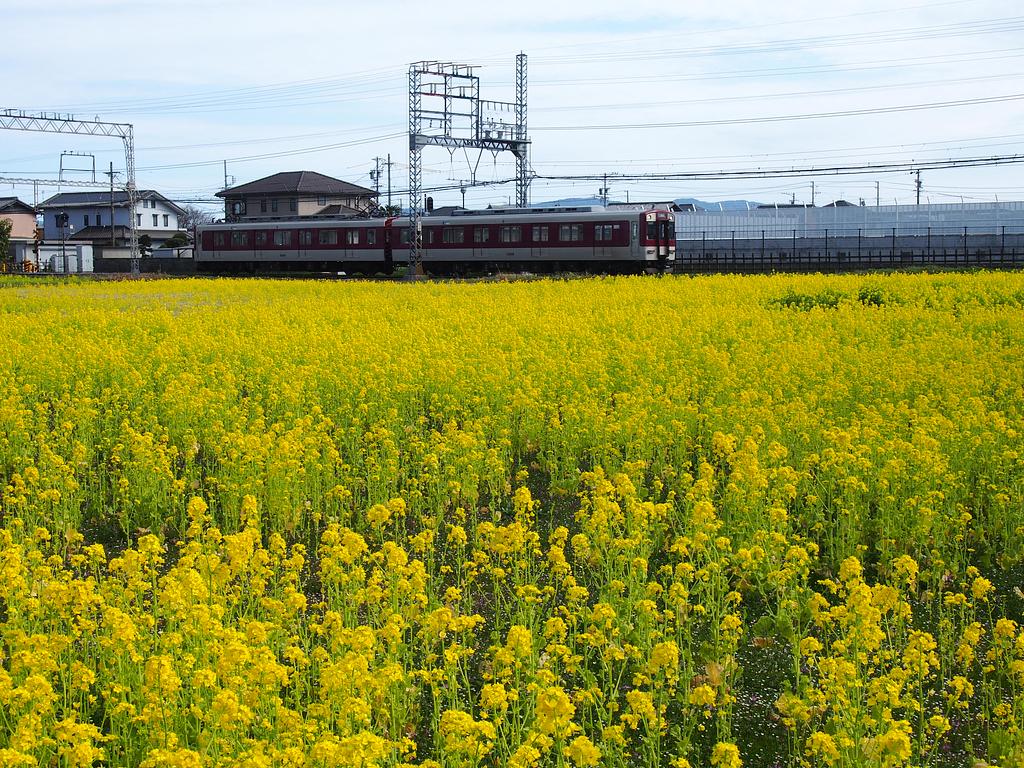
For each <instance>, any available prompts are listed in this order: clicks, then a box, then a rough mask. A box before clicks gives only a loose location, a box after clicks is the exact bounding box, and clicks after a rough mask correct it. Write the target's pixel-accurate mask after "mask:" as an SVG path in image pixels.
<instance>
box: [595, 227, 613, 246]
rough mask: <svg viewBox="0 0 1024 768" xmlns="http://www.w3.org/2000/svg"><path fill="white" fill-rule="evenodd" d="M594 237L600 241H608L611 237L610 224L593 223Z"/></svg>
mask: <svg viewBox="0 0 1024 768" xmlns="http://www.w3.org/2000/svg"><path fill="white" fill-rule="evenodd" d="M594 239H595V240H598V241H602V242H609V241H610V240H611V239H612V225H611V224H595V225H594Z"/></svg>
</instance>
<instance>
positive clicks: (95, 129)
mask: <svg viewBox="0 0 1024 768" xmlns="http://www.w3.org/2000/svg"><path fill="white" fill-rule="evenodd" d="M0 129H7V130H12V131H33V132H36V133H63V134H69V135H72V136H116V137H117V138H119V139H121V141H122V142H123V143H124V161H125V185H124V191H125V192H126V193H127V194H128V211H129V216H128V237H129V240H128V242H129V247H130V255H131V269H132V274H133V275H137V274H138V273H139V233H138V231H137V230H136V228H135V206H136V205H137V204H138V199H139V194H138V190H137V189H136V188H135V135H134V134H135V129H134V128H133V127H132V125H131V123H108V122H105V121H102V120H76V119H75V118H74V116H72V115H60V114H53V115H48V114H46V113H45V112H44V113H42V114H38V115H35V114H30V113H28V112H23V111H21V110H17V109H4V110H0Z"/></svg>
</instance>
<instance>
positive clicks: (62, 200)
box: [39, 189, 185, 214]
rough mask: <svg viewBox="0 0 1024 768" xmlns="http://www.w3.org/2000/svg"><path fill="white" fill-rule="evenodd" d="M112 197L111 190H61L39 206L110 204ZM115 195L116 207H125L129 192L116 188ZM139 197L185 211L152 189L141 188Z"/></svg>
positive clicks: (73, 206) (48, 207)
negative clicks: (154, 199)
mask: <svg viewBox="0 0 1024 768" xmlns="http://www.w3.org/2000/svg"><path fill="white" fill-rule="evenodd" d="M110 197H111V193H110V192H60V193H58V194H56V195H54V196H53V197H50V198H47V199H46V200H44V201H43V202H41V203H40V204H39V208H40V209H52V208H81V207H85V206H96V205H110ZM113 197H114V206H115V207H118V208H123V207H124V206H125V204H126V203H127V202H128V193H127V192H125V191H123V190H114V193H113ZM138 197H139V200H151V199H153V198H156V199H157V200H160V201H161V202H162V203H164V204H165V205H167V206H169V207H170V208H172V209H173V210H174V211H175V212H177V213H179V214H180V213H184V212H185V211H184V210H183V209H182V208H181V206H179V205H177V204H175V203H173V202H171V201H170V200H168V199H167V198H166V197H164V196H163V195H161V194H160V193H159V192H156V191H154V190H152V189H140V190H139V191H138Z"/></svg>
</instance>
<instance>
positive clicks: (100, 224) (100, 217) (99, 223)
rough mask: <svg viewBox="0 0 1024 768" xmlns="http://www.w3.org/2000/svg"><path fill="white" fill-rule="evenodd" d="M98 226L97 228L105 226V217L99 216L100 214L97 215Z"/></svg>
mask: <svg viewBox="0 0 1024 768" xmlns="http://www.w3.org/2000/svg"><path fill="white" fill-rule="evenodd" d="M96 226H97V227H102V226H103V215H102V214H99V213H97V214H96Z"/></svg>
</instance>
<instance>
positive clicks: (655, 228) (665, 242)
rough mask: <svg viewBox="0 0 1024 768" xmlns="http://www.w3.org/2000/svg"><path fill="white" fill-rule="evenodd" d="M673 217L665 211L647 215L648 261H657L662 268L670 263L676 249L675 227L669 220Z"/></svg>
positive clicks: (646, 239)
mask: <svg viewBox="0 0 1024 768" xmlns="http://www.w3.org/2000/svg"><path fill="white" fill-rule="evenodd" d="M671 215H672V214H671V213H665V212H663V211H657V212H654V211H652V212H649V213H647V214H645V218H646V222H645V226H646V231H645V233H644V234H645V238H644V240H645V243H644V245H645V250H646V254H645V256H646V260H647V261H652V260H653V261H657V263H658V266H659V267H661V268H664V267H665V265H666V264H667V263H668V260H669V256H670V252H671V251H672V250H674V249H675V240H674V238H675V231H674V230H675V226H674V224H673V223H672V222H671V221H670V220H669V218H668V217H670V216H671ZM652 257H653V259H652Z"/></svg>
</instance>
